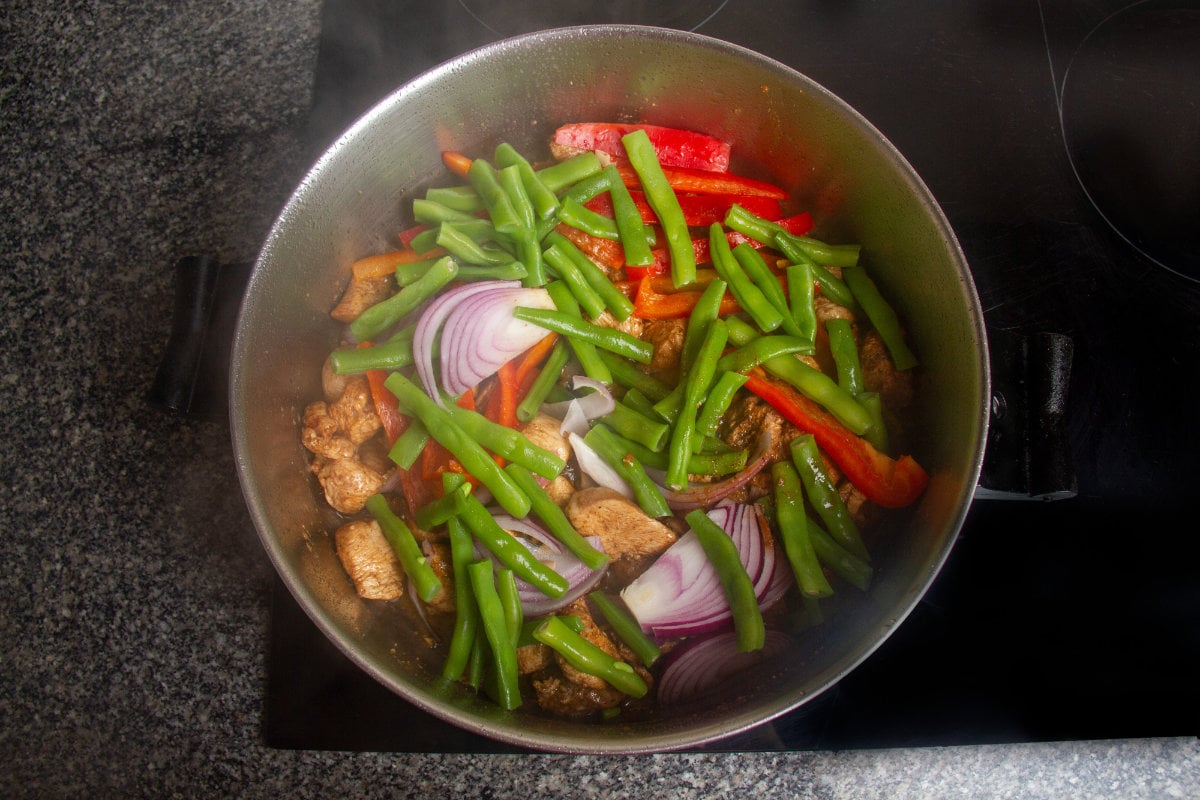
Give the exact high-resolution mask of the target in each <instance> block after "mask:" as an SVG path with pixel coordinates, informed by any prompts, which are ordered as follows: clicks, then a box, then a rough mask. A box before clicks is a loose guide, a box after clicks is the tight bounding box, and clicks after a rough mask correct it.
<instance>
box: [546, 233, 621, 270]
mask: <svg viewBox="0 0 1200 800" xmlns="http://www.w3.org/2000/svg"><path fill="white" fill-rule="evenodd" d="M557 230H558V232H559V233H561V234H562V235H563V236H565V237H567V238H568V239H570V240H571V241H572V242H573V243H574V244H575V246H576V247H578V248H579V249H580V250H582V251H583V252H584V253H586V254H587V256H588V258H590V259H592V261H595V262H596V263H597V264H599V265H600V266H602V267H607V268H608V269H609V270H618V269H620V268H621V267H623V266H625V250H624V249H623V248H622V247H621V243H620V242H618V241H617V240H615V239H603V238H601V237H599V236H592V235H591V234H590V233H585V232H583V231H581V230H579V229H578V228H573V227H571V226H570V225H564V224H560V225H559V226H558V227H557Z"/></svg>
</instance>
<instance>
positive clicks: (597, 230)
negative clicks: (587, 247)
mask: <svg viewBox="0 0 1200 800" xmlns="http://www.w3.org/2000/svg"><path fill="white" fill-rule="evenodd" d="M558 219H559V221H560V222H564V223H566V224H567V225H570V226H571V227H572V228H578V229H579V230H581V231H583V232H584V233H587V234H590V235H592V236H596V237H599V238H601V239H612V240H614V241H616V240H620V238H621V234H620V232H618V231H617V222H616V220H614V219H613V218H612V217H606V216H604V215H603V214H601V213H599V212H597V211H592V210H591V209H590V208H588V207H587V206H585V205H584V204H583V203H581V202H579V201H578V200H576V199H575V198H574V197H568V198H565V199H564V200H563V201H562V204H561V206H560V207H559V209H558ZM639 219H640V218H639Z"/></svg>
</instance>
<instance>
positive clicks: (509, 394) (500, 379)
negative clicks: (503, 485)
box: [485, 360, 519, 466]
mask: <svg viewBox="0 0 1200 800" xmlns="http://www.w3.org/2000/svg"><path fill="white" fill-rule="evenodd" d="M518 389H519V384H518V383H517V364H516V362H515V360H512V361H506V362H504V363H503V364H501V365H500V369H498V370H496V385H495V386H494V387H492V396H491V397H489V398H488V407H487V412H486V414H485V416H486V417H487V418H488V419H490V420H491V421H492V422H495V423H497V424H499V425H503V426H505V427H506V428H515V427H517V402H518V401H517V392H518ZM501 466H503V465H501Z"/></svg>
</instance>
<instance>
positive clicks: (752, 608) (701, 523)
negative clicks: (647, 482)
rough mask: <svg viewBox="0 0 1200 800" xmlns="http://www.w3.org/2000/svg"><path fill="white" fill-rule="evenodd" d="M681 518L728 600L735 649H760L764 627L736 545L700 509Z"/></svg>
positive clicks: (760, 611)
mask: <svg viewBox="0 0 1200 800" xmlns="http://www.w3.org/2000/svg"><path fill="white" fill-rule="evenodd" d="M685 519H686V520H687V523H688V525H689V526H691V529H692V531H693V532H694V533H695V534H696V538H697V539H698V540H699V541H700V546H701V547H702V548H703V549H704V554H705V555H706V556H708V561H709V563H711V564H712V565H713V569H714V570H716V573H717V578H719V579H720V581H721V588H722V589H723V590H724V591H725V599H726V600H728V601H729V608H730V610H731V611H732V612H733V630H734V634H735V636H736V638H737V648H738V650H739V651H740V652H743V653H748V652H752V651H754V650H761V649H762V646H763V644H764V643H765V641H766V626H765V625H764V624H763V618H762V610H761V609H759V607H758V598H757V597H756V596H755V593H754V583H753V582H752V581H751V580H750V576H749V575H747V574H746V568H745V567H744V566H743V565H742V560H741V557H740V556H739V555H738V550H737V545H735V544H734V543H733V539H731V538H730V536H729V534H728V533H726V532H725V531H724V530H722V529H721V526H720V525H718V524H717V523H715V522H713V521H712V520H711V519H710V518H709V516H708V515H707V514H705V513H704V510H703V509H699V508H698V509H696V510H695V511H691V512H689V513H688V515H687V516H686V517H685Z"/></svg>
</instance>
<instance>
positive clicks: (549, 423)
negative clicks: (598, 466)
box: [521, 412, 575, 506]
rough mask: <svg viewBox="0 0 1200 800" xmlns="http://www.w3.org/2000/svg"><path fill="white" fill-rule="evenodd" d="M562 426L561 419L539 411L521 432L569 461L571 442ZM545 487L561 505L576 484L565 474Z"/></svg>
mask: <svg viewBox="0 0 1200 800" xmlns="http://www.w3.org/2000/svg"><path fill="white" fill-rule="evenodd" d="M561 428H562V422H561V421H560V420H557V419H555V418H554V417H552V416H550V415H549V414H542V413H540V412H539V413H538V414H537V415H535V416H534V418H533V419H531V420H529V422H527V423H525V425H524V426H522V428H521V433H523V434H525V438H527V439H529V441H531V442H533V443H534V444H536V445H537V446H538V447H541V448H543V449H546V450H549V451H550V452H551V453H554V455H556V456H558V457H559V458H561V459H562V460H564V461H567V460H569V459H570V458H571V444H570V442H568V441H567V437H566V436H563V435H562V433H561ZM545 489H546V493H547V494H548V495H550V499H551V500H553V501H554V502H555V503H556V504H558V505H560V506H561V505H563V504H564V503H566V502H567V500H569V499H570V498H571V494H572V493H573V492H574V491H575V486H574V485H573V484H572V483H571V479H570V478H569V477H567V476H566V475H565V474H564V475H559V476H558V477H557V478H555V479H554V480H552V481H550V482H549V483H548V484H546V486H545Z"/></svg>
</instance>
